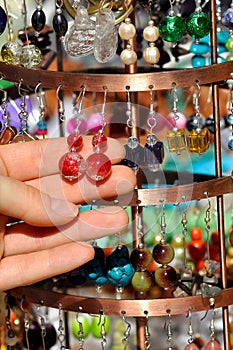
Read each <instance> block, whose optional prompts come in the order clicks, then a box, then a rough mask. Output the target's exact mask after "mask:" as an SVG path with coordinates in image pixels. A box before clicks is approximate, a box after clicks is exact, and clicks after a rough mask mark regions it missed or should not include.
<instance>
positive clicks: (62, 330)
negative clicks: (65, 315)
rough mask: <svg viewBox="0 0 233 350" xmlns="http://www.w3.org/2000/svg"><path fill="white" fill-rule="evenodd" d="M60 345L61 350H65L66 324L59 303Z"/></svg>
mask: <svg viewBox="0 0 233 350" xmlns="http://www.w3.org/2000/svg"><path fill="white" fill-rule="evenodd" d="M58 310H59V311H58V312H59V313H58V337H57V338H58V343H59V344H60V350H64V349H65V339H66V336H65V328H64V322H63V319H62V304H60V303H59V305H58Z"/></svg>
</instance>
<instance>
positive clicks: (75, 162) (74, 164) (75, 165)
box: [59, 152, 86, 181]
mask: <svg viewBox="0 0 233 350" xmlns="http://www.w3.org/2000/svg"><path fill="white" fill-rule="evenodd" d="M85 168H86V166H85V161H84V159H83V157H82V156H81V155H80V154H79V153H77V152H67V153H65V154H64V155H63V156H62V157H61V159H60V161H59V169H60V172H61V174H62V176H63V177H64V178H66V179H67V180H70V181H73V180H77V179H78V178H79V177H80V176H81V175H83V174H84V172H85Z"/></svg>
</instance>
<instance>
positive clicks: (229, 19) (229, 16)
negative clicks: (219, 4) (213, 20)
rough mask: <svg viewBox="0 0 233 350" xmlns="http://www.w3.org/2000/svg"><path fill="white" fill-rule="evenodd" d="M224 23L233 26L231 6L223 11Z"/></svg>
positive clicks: (226, 25) (229, 26)
mask: <svg viewBox="0 0 233 350" xmlns="http://www.w3.org/2000/svg"><path fill="white" fill-rule="evenodd" d="M222 24H223V25H224V26H225V27H227V28H230V29H231V28H233V9H232V8H231V7H230V8H228V9H227V10H226V11H225V12H224V13H223V15H222Z"/></svg>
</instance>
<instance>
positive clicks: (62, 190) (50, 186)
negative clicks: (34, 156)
mask: <svg viewBox="0 0 233 350" xmlns="http://www.w3.org/2000/svg"><path fill="white" fill-rule="evenodd" d="M28 184H30V185H32V186H34V187H36V188H38V189H40V191H42V192H44V193H48V194H49V195H50V196H51V197H56V198H60V199H64V200H68V201H70V202H73V203H84V202H86V203H89V202H90V201H91V200H93V199H103V198H105V199H107V198H111V197H114V199H117V198H118V196H121V195H126V194H128V196H127V198H126V197H125V198H124V200H125V203H127V202H128V203H129V202H130V201H131V199H132V195H133V189H134V188H135V185H136V176H135V174H134V172H133V171H132V170H131V169H130V168H128V167H126V166H120V165H115V166H113V167H112V172H111V175H110V176H109V178H108V179H107V181H106V182H103V183H100V184H99V185H98V186H96V184H95V183H93V182H90V181H89V180H88V179H87V178H86V177H85V176H84V177H83V178H81V179H80V180H79V181H78V182H75V183H71V182H68V181H62V179H61V176H60V175H59V174H56V175H51V176H46V177H43V178H42V179H35V180H30V181H29V182H28Z"/></svg>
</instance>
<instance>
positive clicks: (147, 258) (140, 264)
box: [130, 248, 152, 271]
mask: <svg viewBox="0 0 233 350" xmlns="http://www.w3.org/2000/svg"><path fill="white" fill-rule="evenodd" d="M130 261H131V264H132V265H133V267H134V268H135V270H136V271H139V270H145V269H146V268H147V266H149V265H150V264H151V262H152V254H151V251H150V250H149V249H148V248H135V249H133V250H132V252H131V254H130Z"/></svg>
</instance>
